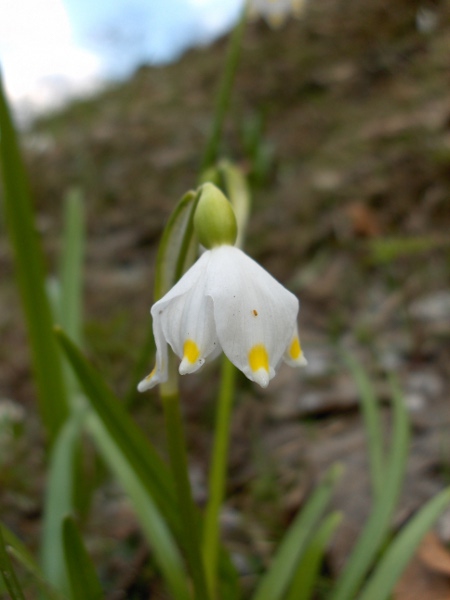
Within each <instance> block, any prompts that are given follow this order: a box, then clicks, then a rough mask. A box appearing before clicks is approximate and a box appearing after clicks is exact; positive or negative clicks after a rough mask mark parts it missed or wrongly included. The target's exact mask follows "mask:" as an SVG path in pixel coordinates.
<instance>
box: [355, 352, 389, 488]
mask: <svg viewBox="0 0 450 600" xmlns="http://www.w3.org/2000/svg"><path fill="white" fill-rule="evenodd" d="M345 358H346V363H347V365H348V366H349V368H350V371H351V373H352V375H353V378H354V379H355V382H356V385H357V386H358V390H359V393H360V398H361V407H362V413H363V418H364V425H365V429H366V432H367V443H368V454H369V463H370V477H371V480H372V494H373V498H374V499H376V498H378V497H379V496H380V494H382V493H383V487H384V486H383V473H384V468H383V466H384V465H383V462H384V461H383V433H382V427H381V421H380V414H379V412H378V406H377V399H376V397H375V392H374V389H373V386H372V384H371V382H370V380H369V378H368V377H367V374H366V373H365V372H364V369H363V367H362V365H361V364H360V363H359V362H358V361H357V360H356V359H355V358H354V357H353V356H350V355H347V356H346V357H345Z"/></svg>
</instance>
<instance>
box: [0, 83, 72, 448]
mask: <svg viewBox="0 0 450 600" xmlns="http://www.w3.org/2000/svg"><path fill="white" fill-rule="evenodd" d="M0 163H1V171H2V175H3V191H4V199H5V209H6V217H7V225H8V231H9V236H10V239H11V244H12V246H13V250H14V258H15V271H16V276H17V281H18V284H19V290H20V295H21V300H22V304H23V309H24V313H25V318H26V322H27V328H28V334H29V338H30V345H31V354H32V361H33V367H34V373H35V376H36V384H37V391H38V400H39V410H40V413H41V418H42V421H43V423H44V426H45V428H46V430H47V434H48V436H49V439H50V441H51V442H52V441H53V440H54V439H55V438H56V435H57V433H58V431H59V429H60V427H61V426H62V424H63V423H64V421H65V419H66V417H67V414H68V408H67V398H66V390H65V387H64V382H63V376H62V367H61V361H60V355H59V352H58V348H57V345H56V342H55V339H54V337H53V333H52V318H51V312H50V307H49V303H48V300H47V296H46V293H45V277H44V267H43V264H44V261H43V255H42V250H41V247H40V245H39V243H38V239H37V234H36V227H35V223H34V216H33V209H32V205H31V200H30V195H29V190H28V187H27V182H26V175H25V170H24V167H23V164H22V159H21V156H20V151H19V145H18V142H17V139H16V134H15V132H14V127H13V124H12V121H11V117H10V113H9V110H8V106H7V103H6V99H5V96H4V92H3V88H2V82H1V77H0Z"/></svg>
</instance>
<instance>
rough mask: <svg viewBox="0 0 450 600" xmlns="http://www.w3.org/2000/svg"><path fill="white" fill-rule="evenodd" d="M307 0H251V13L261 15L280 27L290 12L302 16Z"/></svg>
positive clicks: (271, 23)
mask: <svg viewBox="0 0 450 600" xmlns="http://www.w3.org/2000/svg"><path fill="white" fill-rule="evenodd" d="M305 4H306V0H250V3H249V13H250V16H251V17H256V16H261V17H264V19H266V21H267V22H268V23H269V25H271V26H272V27H279V26H280V25H282V24H283V23H284V21H285V20H286V18H287V17H288V16H289V14H291V13H292V14H293V15H294V16H296V17H300V16H301V15H302V13H303V10H304V7H305Z"/></svg>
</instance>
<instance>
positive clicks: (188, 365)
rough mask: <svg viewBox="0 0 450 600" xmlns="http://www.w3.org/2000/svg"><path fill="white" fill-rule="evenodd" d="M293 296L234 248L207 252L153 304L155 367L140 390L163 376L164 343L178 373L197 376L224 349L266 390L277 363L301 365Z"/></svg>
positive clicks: (165, 368) (165, 364) (296, 304)
mask: <svg viewBox="0 0 450 600" xmlns="http://www.w3.org/2000/svg"><path fill="white" fill-rule="evenodd" d="M298 310H299V301H298V299H297V298H296V297H295V296H294V294H292V293H291V292H289V291H288V290H287V289H286V288H284V287H283V286H282V285H281V284H280V283H278V281H276V280H275V279H274V278H273V277H272V276H271V275H269V273H268V272H267V271H265V270H264V269H263V268H262V267H261V266H259V265H258V264H257V263H256V262H255V261H254V260H252V259H251V258H250V257H249V256H247V255H246V254H244V252H242V251H241V250H239V249H238V248H236V247H234V246H231V245H228V244H223V245H220V246H218V247H215V248H213V249H212V250H208V251H206V252H205V253H204V254H203V255H202V256H201V257H200V258H199V260H198V261H197V262H196V263H195V264H194V265H193V266H192V267H191V268H190V269H189V271H187V272H186V273H185V274H184V276H183V277H182V278H181V279H180V280H179V281H178V283H177V284H176V285H175V286H174V287H173V288H172V289H171V290H170V291H169V292H168V293H167V294H166V295H165V296H164V297H163V298H161V300H159V301H158V302H156V304H154V305H153V307H152V308H151V314H152V317H153V331H154V336H155V342H156V366H155V368H154V369H153V371H152V372H151V373H150V375H148V376H147V377H146V378H145V379H144V380H143V381H141V383H140V384H139V386H138V389H139V391H141V392H143V391H145V390H148V389H150V388H152V387H153V386H155V385H156V384H158V383H161V382H164V381H166V380H167V378H168V347H167V344H169V345H170V346H171V347H172V349H173V351H174V352H175V354H176V355H177V356H178V357H179V358H180V359H181V364H180V367H179V372H180V373H181V374H182V375H184V374H185V373H194V372H195V371H197V370H198V369H200V367H202V366H203V365H204V364H205V363H207V362H209V361H211V360H212V359H213V358H215V357H216V356H218V354H220V352H221V351H222V350H223V352H224V353H225V354H226V356H227V357H228V358H229V360H230V361H231V362H232V363H233V364H234V365H235V366H236V367H237V368H238V369H240V370H241V371H242V372H243V373H244V374H245V375H246V376H247V377H248V378H249V379H250V380H251V381H255V382H256V383H258V384H259V385H261V386H262V387H266V386H267V385H268V383H269V381H270V380H271V379H272V377H273V376H274V375H275V371H276V370H277V368H278V366H279V364H280V362H281V361H282V360H284V361H285V362H287V363H288V364H289V365H292V366H302V365H305V364H306V360H305V358H304V356H303V352H302V349H301V346H300V341H299V337H298V330H297V313H298Z"/></svg>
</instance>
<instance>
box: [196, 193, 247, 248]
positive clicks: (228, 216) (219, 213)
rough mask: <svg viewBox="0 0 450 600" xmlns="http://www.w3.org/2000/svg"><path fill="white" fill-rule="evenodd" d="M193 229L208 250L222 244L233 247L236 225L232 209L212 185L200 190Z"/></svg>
mask: <svg viewBox="0 0 450 600" xmlns="http://www.w3.org/2000/svg"><path fill="white" fill-rule="evenodd" d="M194 228H195V231H196V233H197V235H198V238H199V241H200V243H201V244H202V246H204V247H205V248H207V249H208V250H210V249H211V248H214V247H216V246H222V245H224V244H227V245H229V246H233V245H234V243H235V241H236V236H237V223H236V217H235V215H234V211H233V207H232V206H231V204H230V203H229V202H228V200H227V199H226V197H225V196H224V194H223V193H222V192H221V191H220V190H219V188H218V187H216V186H215V185H213V184H212V183H204V184H203V185H202V186H201V188H200V199H199V201H198V204H197V208H196V209H195V214H194Z"/></svg>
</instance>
